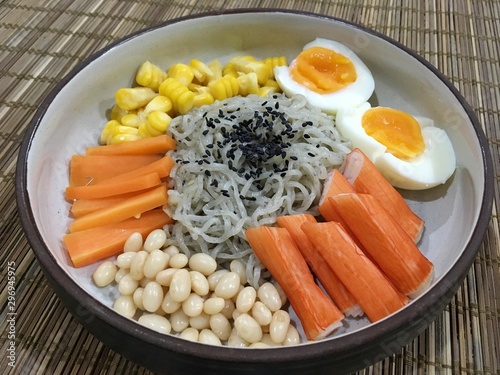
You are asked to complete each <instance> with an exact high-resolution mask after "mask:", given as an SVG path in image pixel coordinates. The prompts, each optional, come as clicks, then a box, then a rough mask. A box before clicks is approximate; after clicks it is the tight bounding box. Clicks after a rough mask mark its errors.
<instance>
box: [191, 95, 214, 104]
mask: <svg viewBox="0 0 500 375" xmlns="http://www.w3.org/2000/svg"><path fill="white" fill-rule="evenodd" d="M214 101H215V99H214V97H213V95H212V94H210V93H209V92H208V93H202V94H196V95H195V96H194V104H193V106H194V107H201V106H202V105H207V104H213V103H214Z"/></svg>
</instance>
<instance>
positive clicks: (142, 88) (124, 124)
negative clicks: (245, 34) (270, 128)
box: [100, 56, 287, 145]
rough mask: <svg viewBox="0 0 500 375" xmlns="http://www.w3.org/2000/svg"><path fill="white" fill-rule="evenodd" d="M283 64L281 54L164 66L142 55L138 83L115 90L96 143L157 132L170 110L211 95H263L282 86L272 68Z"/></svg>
mask: <svg viewBox="0 0 500 375" xmlns="http://www.w3.org/2000/svg"><path fill="white" fill-rule="evenodd" d="M284 65H287V61H286V58H285V57H284V56H280V57H269V58H266V59H265V60H257V59H255V58H254V57H252V56H236V57H233V58H232V59H231V60H229V62H228V63H227V64H225V65H224V66H223V65H222V64H221V63H220V61H219V60H213V61H211V62H209V63H208V64H206V63H204V62H202V61H200V60H198V59H192V60H191V61H190V62H189V64H183V63H177V64H174V65H172V66H171V67H169V68H168V69H167V70H166V71H164V70H162V69H161V68H160V67H159V66H157V65H155V64H152V63H151V62H149V61H145V62H144V63H142V64H141V66H140V67H139V68H138V70H137V72H136V76H135V81H136V83H137V86H134V87H126V88H120V89H118V90H117V91H116V93H115V105H114V107H113V108H112V110H111V116H110V120H109V121H108V122H107V124H106V125H105V126H104V129H103V131H102V133H101V137H100V143H101V144H103V145H105V144H114V143H121V142H128V141H133V140H138V139H142V138H147V137H154V136H157V135H160V134H162V133H164V132H165V131H166V129H167V127H168V125H169V124H170V121H171V120H172V118H173V117H174V116H178V115H183V114H185V113H187V112H188V111H189V110H191V109H192V108H194V107H201V106H203V105H206V104H212V103H213V102H214V101H215V100H224V99H227V98H231V97H234V96H237V95H241V96H246V95H249V94H257V95H261V96H263V97H265V96H267V95H268V94H270V93H276V92H281V90H280V87H279V85H278V83H277V82H276V80H275V79H274V74H273V69H274V67H276V66H284Z"/></svg>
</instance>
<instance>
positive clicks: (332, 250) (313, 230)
mask: <svg viewBox="0 0 500 375" xmlns="http://www.w3.org/2000/svg"><path fill="white" fill-rule="evenodd" d="M301 228H302V230H303V231H304V232H305V233H306V235H307V237H309V239H310V240H311V242H312V243H313V244H314V246H315V247H316V249H318V251H320V252H321V255H322V256H323V258H324V259H325V261H326V262H327V263H328V265H329V266H330V267H331V268H332V269H333V270H334V272H335V273H336V275H337V276H338V278H339V279H340V280H341V281H342V283H343V284H344V285H345V286H346V288H347V289H348V290H349V291H350V292H351V293H352V295H353V296H354V298H355V299H356V301H358V303H359V305H360V306H361V308H362V309H363V311H364V312H365V314H366V316H367V317H368V319H370V321H372V322H375V321H377V320H380V319H383V318H384V317H386V316H387V315H389V314H392V313H393V312H395V311H397V310H399V309H400V308H402V307H403V306H404V305H405V304H406V303H407V302H408V299H407V298H406V297H405V296H404V295H403V294H401V293H400V292H399V291H397V290H396V289H395V288H394V286H393V285H392V284H391V283H390V282H389V281H388V280H387V279H386V278H385V276H384V275H383V274H382V272H381V271H380V269H379V268H378V267H377V266H376V265H374V264H373V263H372V261H371V260H370V259H369V258H367V257H366V256H365V254H364V253H363V252H362V251H361V249H359V247H358V246H357V245H356V243H355V242H354V240H353V239H352V238H351V237H350V236H349V234H348V233H347V232H346V231H345V230H344V228H343V227H342V225H341V224H339V223H337V222H334V221H330V222H324V223H304V224H302V227H301Z"/></svg>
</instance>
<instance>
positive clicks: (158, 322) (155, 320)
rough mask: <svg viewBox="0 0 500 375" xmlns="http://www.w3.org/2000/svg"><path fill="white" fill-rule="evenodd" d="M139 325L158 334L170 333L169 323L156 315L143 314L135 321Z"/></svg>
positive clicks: (170, 326)
mask: <svg viewBox="0 0 500 375" xmlns="http://www.w3.org/2000/svg"><path fill="white" fill-rule="evenodd" d="M137 321H138V322H139V323H140V324H142V325H143V326H145V327H148V328H150V329H152V330H154V331H157V332H160V333H164V334H167V333H170V331H171V330H172V325H171V324H170V321H169V320H168V319H167V318H165V317H163V316H160V315H157V314H143V315H141V316H140V317H139V319H138V320H137Z"/></svg>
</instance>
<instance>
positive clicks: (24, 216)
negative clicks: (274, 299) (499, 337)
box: [15, 8, 494, 365]
mask: <svg viewBox="0 0 500 375" xmlns="http://www.w3.org/2000/svg"><path fill="white" fill-rule="evenodd" d="M251 13H255V14H271V13H274V14H276V13H280V14H283V15H293V16H303V17H307V18H316V19H323V20H327V21H330V22H333V23H340V24H343V25H345V26H348V27H351V28H353V29H357V30H359V31H361V32H364V33H368V34H370V35H371V36H374V37H376V38H380V39H382V40H384V41H386V42H388V43H390V44H392V45H394V46H395V47H397V48H398V49H400V50H401V51H402V52H404V53H407V54H409V55H411V56H412V57H413V58H414V59H416V60H418V62H420V63H421V64H423V65H424V66H425V67H426V68H427V69H428V70H429V71H430V72H431V73H432V74H433V75H434V76H436V78H438V79H440V80H441V81H442V83H444V84H445V85H446V86H447V88H448V89H449V90H450V92H451V93H452V94H453V95H454V97H455V98H456V100H457V101H458V102H459V103H460V105H461V107H462V109H463V110H464V111H465V112H466V114H467V117H468V119H469V121H470V123H471V124H472V126H473V128H474V131H475V134H476V136H477V138H478V141H479V146H480V148H481V156H482V161H483V165H484V189H483V197H482V202H481V207H480V212H479V216H478V218H477V222H476V226H475V228H474V230H473V232H472V235H471V237H470V239H469V241H468V243H467V244H466V246H465V249H464V251H463V252H462V254H461V255H460V256H459V258H458V259H457V260H456V262H455V264H454V266H453V267H452V268H451V269H450V270H449V271H448V273H446V274H445V275H444V276H443V277H442V278H441V280H439V281H438V282H437V283H436V284H435V285H434V286H432V287H431V288H430V289H429V290H428V291H427V292H426V293H425V294H423V295H422V296H421V297H420V298H419V299H418V300H415V301H413V302H412V308H411V309H405V310H402V311H400V312H397V313H395V314H393V315H392V316H391V317H390V319H385V320H382V321H380V322H377V323H376V324H371V325H369V326H367V327H364V328H363V329H361V330H359V331H356V332H353V333H350V334H347V335H343V336H342V339H341V340H336V339H333V340H323V341H318V342H315V343H314V344H313V345H308V344H306V345H299V346H290V347H280V348H272V349H271V350H262V349H258V351H257V352H255V351H254V350H252V349H249V348H245V349H240V348H230V347H217V346H207V345H204V344H199V343H193V342H189V341H187V340H183V339H181V338H178V337H175V336H173V335H163V334H160V333H158V332H155V331H153V330H149V329H139V327H140V326H139V324H138V323H136V322H133V321H131V320H130V319H128V318H125V317H123V316H121V315H120V314H118V313H117V312H115V311H113V310H112V309H110V308H109V307H107V306H105V305H103V304H101V303H100V302H98V301H97V300H96V299H95V298H94V297H93V296H91V295H90V294H89V293H87V292H86V291H84V290H83V289H82V288H81V287H80V286H79V285H78V284H77V283H76V282H75V281H74V280H73V279H72V278H71V277H69V276H68V275H67V274H66V273H65V271H64V270H63V269H62V268H60V267H59V266H58V265H57V262H56V259H55V257H54V256H53V255H52V254H51V252H50V250H49V249H48V247H47V246H46V245H45V244H44V241H43V238H42V236H41V234H40V232H39V230H38V229H37V226H36V222H35V219H34V216H33V213H32V210H31V204H30V197H29V195H28V192H27V189H26V185H27V175H28V152H29V150H30V148H31V145H32V142H33V139H34V137H35V133H36V131H37V129H38V127H39V125H40V123H41V122H42V120H43V117H44V115H45V113H46V112H47V110H48V108H49V107H50V105H51V102H52V101H53V99H54V98H55V97H56V96H57V94H58V92H59V91H60V90H61V89H62V88H63V87H64V86H66V85H67V84H68V83H69V82H70V81H71V80H72V78H74V77H75V76H76V75H77V74H78V73H79V72H80V71H81V70H82V69H83V68H85V67H86V66H87V65H88V64H90V63H91V62H92V61H94V60H96V59H98V58H99V57H100V56H102V55H103V54H105V53H107V52H109V51H111V50H113V49H114V48H116V47H117V46H119V45H121V44H124V43H126V42H127V41H129V40H131V39H134V38H136V37H138V36H140V35H143V34H146V33H148V32H151V31H153V30H156V29H160V28H164V27H169V26H171V25H174V24H176V23H180V22H183V21H187V20H195V19H198V18H206V17H214V16H234V15H246V14H251ZM493 173H494V171H493V162H492V158H491V154H490V150H489V147H488V142H487V139H486V136H485V134H484V132H483V130H482V127H481V124H480V122H479V120H478V118H477V116H476V114H475V112H474V111H473V110H472V108H471V107H470V105H469V104H468V103H467V101H466V100H465V98H464V97H463V96H462V95H461V94H460V92H459V91H458V89H457V88H456V87H455V86H454V85H453V84H452V83H451V82H450V81H449V80H448V78H447V77H445V76H444V74H443V73H441V72H440V71H439V70H438V69H437V68H435V67H434V66H433V65H432V64H431V63H430V62H428V61H427V60H425V59H424V58H423V57H422V56H420V55H418V54H417V53H416V52H414V51H413V50H411V49H410V48H408V47H406V46H405V45H403V44H402V43H400V42H398V41H396V40H394V39H392V38H390V37H388V36H386V35H384V34H382V33H380V32H377V31H375V30H373V29H370V28H367V27H365V26H362V25H359V24H356V23H354V22H350V21H347V20H344V19H341V18H337V17H333V16H328V15H322V14H318V13H314V12H306V11H297V10H290V9H280V8H242V9H239V8H236V9H228V10H216V11H209V12H202V13H197V14H191V15H187V16H182V17H178V18H174V19H170V20H167V21H164V22H161V23H159V24H156V25H154V26H151V27H147V28H144V29H141V30H139V31H136V32H133V33H131V34H128V35H127V36H125V37H122V38H120V39H118V40H117V41H115V42H113V43H111V44H109V45H108V46H106V47H104V48H102V49H100V50H99V51H97V52H95V53H93V54H91V55H90V56H89V57H87V58H86V59H84V60H83V61H81V62H79V63H77V64H76V65H75V66H74V67H73V68H72V69H71V71H70V72H69V73H68V74H67V75H66V76H64V77H63V78H62V79H61V80H60V81H59V82H58V83H57V84H56V85H55V86H54V87H53V88H52V89H50V91H49V92H48V94H47V95H46V96H45V98H44V99H43V101H42V103H41V104H40V106H39V108H38V110H37V111H36V112H35V114H34V116H33V118H32V119H31V121H30V123H29V124H28V127H27V129H26V131H25V134H24V138H23V141H22V143H21V146H20V149H19V153H18V160H17V165H16V177H15V183H16V202H17V207H18V213H19V217H20V219H21V224H22V227H23V230H24V232H25V235H26V238H27V239H28V242H29V244H30V246H31V248H32V250H33V252H34V253H35V255H36V258H37V259H38V261H39V263H40V265H41V267H42V269H43V270H44V271H45V272H46V273H47V272H48V271H49V270H50V277H49V279H53V281H54V282H56V283H57V284H58V285H59V286H60V287H62V289H63V290H64V292H65V293H69V294H70V295H72V296H73V298H75V299H77V300H78V301H79V303H80V304H81V306H80V307H81V308H84V309H86V311H88V312H89V313H91V314H93V315H95V316H97V317H98V318H100V319H101V320H102V321H104V322H105V323H107V324H109V325H111V326H114V327H115V328H118V327H119V329H120V330H122V331H124V332H125V333H126V334H128V335H129V336H132V337H135V338H137V339H139V340H143V341H146V342H148V343H150V344H151V345H154V346H157V347H160V348H162V349H165V350H169V351H171V352H174V353H179V354H181V353H182V354H184V355H190V356H193V357H198V358H205V359H210V360H217V361H224V362H240V363H244V362H247V363H248V362H249V361H250V362H253V361H258V362H262V363H267V362H282V361H286V360H287V359H290V358H293V360H294V361H300V360H305V359H311V358H319V357H321V356H325V355H326V354H327V355H329V356H330V355H339V356H341V355H345V354H346V353H348V352H349V351H352V350H353V349H355V348H357V347H359V344H358V343H359V342H360V341H362V342H364V343H373V342H376V341H377V340H379V339H380V338H381V337H384V335H387V334H389V333H391V332H394V331H395V330H398V329H399V328H400V327H403V326H404V325H407V324H409V323H411V322H412V321H413V322H415V321H416V320H417V319H418V317H420V316H422V315H425V314H428V311H429V309H431V310H432V308H433V305H436V301H440V305H442V307H444V305H445V304H446V303H448V302H449V300H450V299H451V296H452V295H453V294H454V293H455V292H456V290H457V289H458V286H459V284H460V283H461V282H462V280H463V278H464V277H465V275H466V274H467V272H468V271H469V269H470V267H471V265H472V262H473V260H474V258H475V256H476V254H477V252H478V250H479V247H480V245H481V243H482V240H483V237H484V235H485V233H486V230H487V228H488V223H489V219H490V215H491V210H492V205H493V194H494V179H493ZM450 293H453V294H450ZM96 302H98V303H96ZM441 310H442V309H440V310H439V311H438V312H436V314H435V315H436V316H437V313H439V312H440V311H441ZM430 323H431V321H429V322H428V324H430ZM428 324H427V325H428ZM84 325H85V324H84ZM427 325H426V326H425V327H421V331H423V330H424V329H425V328H426V327H427ZM412 338H413V337H411V338H409V339H412ZM408 341H410V340H408ZM204 348H205V350H204ZM254 354H255V355H254ZM390 354H392V353H389V352H388V353H387V355H390ZM366 365H368V364H366Z"/></svg>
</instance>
